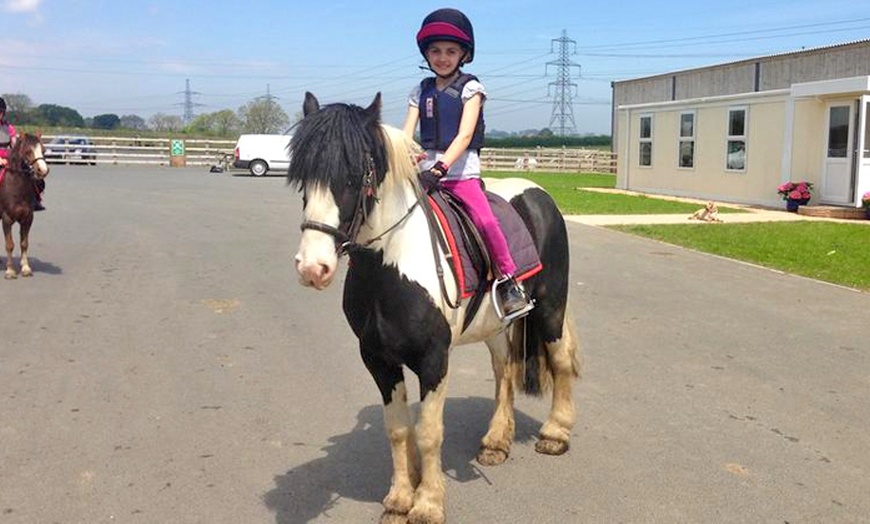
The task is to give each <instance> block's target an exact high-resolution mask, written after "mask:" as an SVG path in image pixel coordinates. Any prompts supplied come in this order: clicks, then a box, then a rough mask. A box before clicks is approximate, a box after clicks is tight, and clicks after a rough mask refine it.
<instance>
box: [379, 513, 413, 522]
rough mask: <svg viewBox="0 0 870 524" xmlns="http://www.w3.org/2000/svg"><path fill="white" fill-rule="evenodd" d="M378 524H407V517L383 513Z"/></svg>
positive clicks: (399, 514)
mask: <svg viewBox="0 0 870 524" xmlns="http://www.w3.org/2000/svg"><path fill="white" fill-rule="evenodd" d="M379 522H380V524H407V523H408V515H403V514H401V513H392V512H389V511H385V512H383V513H382V514H381V520H380V521H379Z"/></svg>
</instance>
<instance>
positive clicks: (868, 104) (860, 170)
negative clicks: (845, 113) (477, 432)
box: [855, 95, 870, 207]
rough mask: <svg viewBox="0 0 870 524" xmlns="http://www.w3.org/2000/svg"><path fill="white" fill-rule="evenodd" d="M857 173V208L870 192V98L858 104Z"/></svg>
mask: <svg viewBox="0 0 870 524" xmlns="http://www.w3.org/2000/svg"><path fill="white" fill-rule="evenodd" d="M858 104H859V105H858V108H859V109H858V115H859V118H858V140H857V141H856V143H857V146H858V148H857V149H858V151H857V155H856V156H857V162H858V166H857V169H856V171H857V173H856V176H855V181H856V183H855V188H856V189H857V191H856V192H855V207H858V206H860V205H861V195H863V194H864V193H866V192H868V191H870V96H868V95H864V96H862V97H861V100H860V102H858Z"/></svg>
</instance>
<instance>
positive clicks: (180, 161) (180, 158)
mask: <svg viewBox="0 0 870 524" xmlns="http://www.w3.org/2000/svg"><path fill="white" fill-rule="evenodd" d="M169 165H170V166H171V167H184V166H186V165H187V156H186V155H185V154H184V140H178V139H175V138H173V139H172V141H171V142H170V143H169Z"/></svg>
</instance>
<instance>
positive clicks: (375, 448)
mask: <svg viewBox="0 0 870 524" xmlns="http://www.w3.org/2000/svg"><path fill="white" fill-rule="evenodd" d="M413 407H414V408H416V407H417V406H413ZM494 407H495V404H494V402H493V400H492V399H488V398H481V397H474V398H460V399H447V402H446V404H445V407H444V445H443V447H442V465H443V468H444V472H445V474H446V475H447V477H449V478H450V479H452V480H454V481H456V482H470V481H475V480H478V479H483V480H484V481H486V482H488V480H486V476H485V474H484V473H483V472H482V471H481V469H480V466H478V464H477V462H476V461H475V457H476V456H477V450H478V446H479V445H480V439H481V438H482V437H483V435H484V433H486V430H487V428H488V425H489V419H490V417H491V416H492V413H493V409H494ZM515 419H516V436H515V437H514V442H515V443H521V442H528V441H531V440H533V439H535V438H536V437H537V433H538V429H539V428H540V426H541V422H540V421H538V420H535V419H533V418H531V417H529V416H528V415H525V414H524V413H522V412H521V411H519V410H515ZM322 451H323V452H325V453H326V456H324V457H322V458H318V459H315V460H312V461H311V462H308V463H305V464H302V465H300V466H298V467H296V468H293V469H291V470H289V471H288V472H287V473H285V474H284V475H279V476H277V477H275V479H274V481H275V489H273V490H271V491H269V492H268V493H266V494H265V495H264V496H263V501H264V503H265V504H266V506H267V507H268V508H269V509H270V510H272V511H274V512H275V522H276V524H300V523H305V522H309V521H311V520H313V519H315V518H317V517H318V516H320V515H323V514H326V513H328V512H329V510H330V509H331V508H333V507H334V506H335V505H336V504H337V503H338V502H339V501H340V500H341V499H343V498H349V499H353V500H357V501H361V502H377V503H379V502H380V501H381V500H382V499H383V497H385V496H386V494H387V491H388V490H389V487H390V477H391V475H392V462H391V458H390V449H389V444H388V441H387V437H386V434H385V431H384V415H383V407H382V406H380V405H372V406H368V407H365V408H363V409H362V410H361V411H360V412H359V415H358V416H357V422H356V426H354V428H353V429H352V430H351V431H349V432H348V433H344V434H342V435H337V436H334V437H332V438H330V439H329V444H328V445H327V446H325V447H324V448H322Z"/></svg>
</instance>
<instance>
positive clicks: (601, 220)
mask: <svg viewBox="0 0 870 524" xmlns="http://www.w3.org/2000/svg"><path fill="white" fill-rule="evenodd" d="M578 189H582V190H585V191H599V192H608V193H622V194H626V195H642V196H646V197H649V198H661V199H662V200H676V201H679V202H689V203H696V204H698V205H699V207H700V206H703V205H704V204H705V203H706V202H707V201H706V200H699V199H695V198H683V197H674V196H667V195H653V194H649V193H639V192H636V191H626V190H622V189H606V188H578ZM719 204H721V205H722V206H727V207H736V208H741V209H743V210H744V211H746V212H745V213H724V214H723V213H720V214H719V219H720V220H721V222H704V221H699V220H690V219H689V215H685V214H666V215H565V220H567V221H569V222H576V223H579V224H586V225H590V226H615V225H635V224H698V225H712V226H715V225H719V224H741V223H752V222H799V221H821V222H841V223H848V224H865V225H870V220H848V219H842V218H828V217H816V216H808V215H801V214H798V213H789V212H788V211H784V210H776V209H767V208H759V207H753V206H747V205H743V204H732V203H728V202H719Z"/></svg>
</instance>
